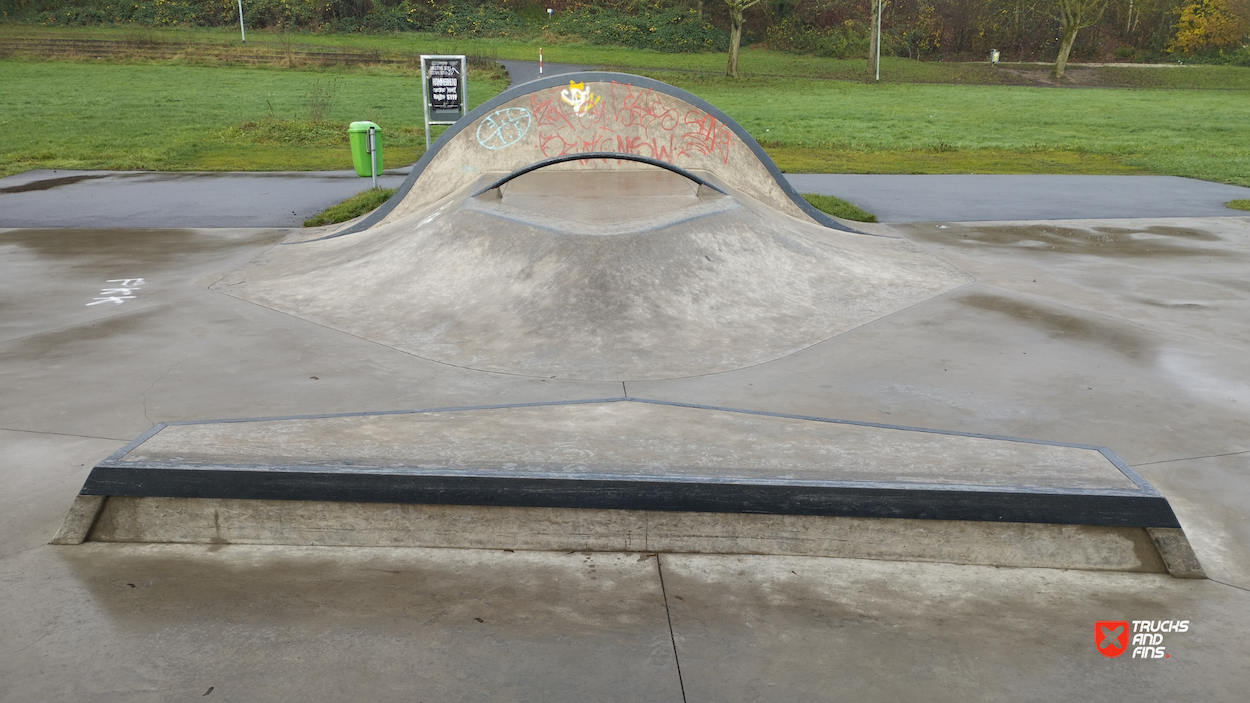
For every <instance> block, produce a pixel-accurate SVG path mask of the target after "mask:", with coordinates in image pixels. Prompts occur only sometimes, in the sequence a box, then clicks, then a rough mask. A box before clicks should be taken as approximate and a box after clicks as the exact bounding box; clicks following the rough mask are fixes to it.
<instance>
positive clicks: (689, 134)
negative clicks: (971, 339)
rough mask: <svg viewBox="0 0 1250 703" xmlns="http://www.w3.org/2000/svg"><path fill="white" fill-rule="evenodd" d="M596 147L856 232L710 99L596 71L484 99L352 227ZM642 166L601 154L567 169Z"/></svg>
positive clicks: (397, 215) (356, 228)
mask: <svg viewBox="0 0 1250 703" xmlns="http://www.w3.org/2000/svg"><path fill="white" fill-rule="evenodd" d="M592 153H593V154H600V155H602V154H620V155H624V156H634V157H638V158H643V159H650V160H653V161H656V162H660V163H665V164H671V165H673V166H677V167H680V168H683V169H687V170H699V171H704V172H707V173H710V174H712V175H713V176H714V177H716V178H718V179H719V180H720V181H722V182H724V183H726V184H728V185H730V186H731V187H733V188H735V189H737V190H739V191H741V192H742V193H745V194H747V195H749V196H750V197H752V198H754V199H756V200H759V201H760V202H762V203H764V204H766V205H767V206H769V207H771V208H773V209H775V210H778V211H780V212H784V213H786V214H789V215H792V216H794V217H798V218H800V219H803V220H806V221H809V222H816V223H819V224H823V225H825V226H828V227H832V228H834V229H846V230H851V231H853V230H852V229H851V228H849V227H847V226H846V225H845V224H843V223H840V222H838V221H837V220H834V219H833V218H831V217H829V216H828V215H825V214H824V213H822V212H820V211H819V210H816V209H815V208H813V207H812V206H811V205H809V204H808V203H807V201H805V200H803V198H802V197H800V196H799V195H798V193H796V192H795V191H794V188H792V187H791V186H790V184H789V182H788V181H786V179H785V178H784V177H783V176H782V175H781V172H780V171H779V170H778V169H777V167H776V165H775V164H773V162H772V159H770V158H769V157H768V155H767V154H765V153H764V150H763V149H762V148H760V145H759V144H758V143H757V142H756V141H755V139H754V138H752V137H751V135H750V134H749V133H748V132H747V131H746V130H745V129H743V128H742V127H741V126H740V125H738V124H737V123H736V122H734V120H733V119H731V118H730V117H729V116H728V115H726V114H724V113H723V112H721V111H720V110H718V109H716V108H715V107H713V106H712V105H710V104H708V103H707V102H706V101H704V100H702V99H701V98H699V97H697V96H695V95H693V94H691V93H689V92H687V91H684V90H681V89H680V88H675V87H673V86H671V85H668V84H666V83H661V82H659V81H656V80H652V79H650V78H644V77H642V76H634V75H629V74H626V73H609V72H604V71H590V72H585V73H574V74H566V75H561V76H552V77H549V78H542V79H539V80H536V81H531V82H529V83H524V84H522V85H518V86H515V87H513V88H510V89H508V90H506V91H504V92H502V93H500V94H499V95H497V96H495V97H494V98H492V99H491V100H489V101H487V102H486V103H484V104H482V105H480V106H478V108H477V109H476V110H474V111H473V112H471V113H469V114H468V115H466V116H465V118H464V119H462V120H460V121H459V122H457V123H456V124H455V125H453V126H452V127H450V128H449V129H448V130H447V131H446V132H444V133H443V134H442V136H440V137H439V138H438V139H437V140H436V141H435V143H434V144H433V145H432V146H431V147H430V149H429V151H427V152H426V153H425V155H423V156H422V157H421V159H420V160H419V161H417V163H416V165H415V166H414V167H413V169H412V171H411V173H410V174H409V176H408V179H407V180H406V181H405V182H404V184H403V186H401V187H400V188H399V190H398V191H397V192H396V193H395V195H394V197H392V198H391V200H390V201H389V202H388V203H386V204H385V205H384V206H382V207H381V208H379V209H378V210H377V211H376V212H375V213H373V214H372V215H371V216H369V217H368V218H366V219H365V220H364V221H362V222H360V223H358V224H356V225H354V226H352V227H350V228H348V229H347V230H346V232H359V231H363V230H365V229H368V228H370V227H373V226H374V225H377V224H383V223H389V222H394V221H396V220H398V219H402V218H404V217H407V216H409V215H412V214H414V213H417V212H420V211H422V210H423V209H425V208H426V207H428V206H429V205H431V204H432V203H435V202H438V201H439V200H441V199H443V198H445V197H447V196H449V195H451V194H452V193H455V192H457V191H459V190H460V189H462V188H464V187H465V186H467V185H469V184H470V183H473V182H474V181H475V180H476V179H477V178H478V176H479V175H481V174H482V173H505V174H506V173H511V172H513V171H516V170H518V169H521V168H524V167H526V166H529V165H530V164H533V163H535V162H539V161H543V160H546V159H553V158H560V157H568V156H579V155H586V154H592ZM638 167H639V166H637V165H636V164H634V163H632V162H625V161H619V160H617V159H613V158H602V157H601V158H586V159H581V160H577V161H574V162H571V163H568V164H565V165H562V166H559V168H563V169H569V170H576V171H582V172H584V171H587V170H611V171H619V170H622V169H628V168H638Z"/></svg>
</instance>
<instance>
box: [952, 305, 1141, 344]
mask: <svg viewBox="0 0 1250 703" xmlns="http://www.w3.org/2000/svg"><path fill="white" fill-rule="evenodd" d="M958 302H959V303H961V304H963V305H967V306H969V307H973V308H977V309H978V310H987V311H990V312H997V313H1002V314H1004V315H1007V316H1008V317H1010V318H1012V319H1013V320H1015V321H1016V322H1020V323H1023V324H1026V325H1030V326H1033V327H1036V328H1038V329H1041V330H1043V331H1044V332H1045V333H1046V334H1047V336H1049V337H1050V338H1051V339H1058V340H1063V341H1072V342H1084V343H1087V344H1097V345H1099V346H1103V347H1107V348H1108V349H1111V350H1112V351H1114V352H1116V353H1118V354H1122V355H1124V356H1127V357H1129V358H1130V359H1138V360H1140V359H1143V358H1144V357H1147V356H1152V355H1153V352H1154V345H1153V344H1151V343H1150V342H1149V341H1148V340H1147V339H1146V338H1145V337H1144V336H1143V335H1141V334H1140V333H1138V332H1137V331H1136V330H1133V329H1131V328H1128V327H1125V326H1121V325H1116V324H1114V323H1108V322H1105V321H1102V320H1098V319H1094V318H1086V317H1080V316H1078V315H1076V314H1074V312H1073V311H1064V310H1058V309H1054V308H1045V307H1042V306H1040V305H1035V304H1033V303H1030V302H1027V301H1024V300H1019V299H1016V298H1007V297H1003V296H998V295H985V294H974V295H968V296H964V297H962V298H959V300H958Z"/></svg>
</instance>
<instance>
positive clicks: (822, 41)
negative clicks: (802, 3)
mask: <svg viewBox="0 0 1250 703" xmlns="http://www.w3.org/2000/svg"><path fill="white" fill-rule="evenodd" d="M764 36H765V38H766V39H767V41H768V44H769V46H772V47H775V48H778V49H785V50H788V51H794V52H797V53H801V54H813V55H815V56H823V57H825V58H832V59H849V58H860V57H862V56H864V55H865V54H866V53H867V52H868V27H867V25H860V24H859V23H856V22H853V21H850V20H847V21H846V22H844V23H843V24H842V25H840V26H837V27H823V28H822V27H814V26H812V25H810V24H807V23H805V22H801V21H799V20H797V19H796V18H793V17H788V18H786V19H784V20H782V21H780V22H777V23H776V24H774V25H772V26H771V27H769V28H768V30H767V31H766V32H765V35H764Z"/></svg>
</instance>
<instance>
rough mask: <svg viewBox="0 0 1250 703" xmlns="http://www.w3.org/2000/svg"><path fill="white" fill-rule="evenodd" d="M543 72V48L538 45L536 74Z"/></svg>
mask: <svg viewBox="0 0 1250 703" xmlns="http://www.w3.org/2000/svg"><path fill="white" fill-rule="evenodd" d="M542 74H543V48H542V47H541V46H540V47H538V75H540V76H541V75H542Z"/></svg>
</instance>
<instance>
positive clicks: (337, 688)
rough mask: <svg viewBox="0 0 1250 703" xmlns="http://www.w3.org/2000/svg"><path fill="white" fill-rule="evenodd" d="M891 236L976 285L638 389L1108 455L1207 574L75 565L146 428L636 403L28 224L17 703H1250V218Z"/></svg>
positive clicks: (803, 564) (244, 246)
mask: <svg viewBox="0 0 1250 703" xmlns="http://www.w3.org/2000/svg"><path fill="white" fill-rule="evenodd" d="M894 230H895V231H896V232H898V233H901V234H903V235H904V236H905V237H906V238H908V239H909V240H911V241H912V242H914V243H915V244H916V245H917V246H919V247H921V248H923V249H925V250H927V251H929V252H931V253H933V254H936V255H937V256H939V257H941V258H943V259H945V260H946V261H948V262H950V263H952V264H954V265H956V266H958V267H960V268H961V269H963V270H964V271H967V272H969V273H970V274H971V275H972V276H973V277H975V281H974V282H973V283H970V284H969V285H967V286H964V287H961V288H959V289H957V290H955V291H952V292H950V293H947V294H944V295H943V296H941V297H939V298H937V299H934V300H931V301H929V302H927V303H924V304H923V305H920V306H916V307H914V308H909V309H905V310H902V311H900V312H897V313H895V314H893V315H890V316H888V317H886V318H884V319H881V320H878V321H876V322H872V323H869V324H867V325H864V326H862V327H859V328H857V329H854V330H851V331H849V332H846V333H844V334H842V335H840V336H838V337H835V338H834V339H831V340H828V341H826V342H823V343H820V344H817V345H815V346H812V347H810V348H808V349H806V350H804V351H801V352H799V353H796V354H793V355H791V356H788V357H785V358H783V359H779V360H777V361H773V362H769V363H765V364H761V365H758V366H753V367H749V368H744V369H740V370H738V371H731V372H727V373H719V374H711V375H702V376H695V377H691V378H686V379H679V380H668V381H649V382H628V383H626V386H627V388H626V391H627V392H628V393H629V394H630V395H635V396H640V397H652V398H658V399H665V400H674V401H682V402H697V403H705V404H710V405H721V406H736V407H744V408H752V409H761V410H769V411H778V412H788V413H796V414H805V415H818V416H827V417H839V418H845V419H853V420H866V421H878V422H887V423H890V424H900V425H912V426H924V427H936V428H949V429H957V430H961V431H970V432H983V433H990V434H1001V435H1012V436H1023V437H1035V438H1040V439H1047V440H1055V441H1063V442H1074V443H1087V444H1097V445H1105V446H1109V447H1111V448H1112V449H1113V450H1115V451H1116V452H1117V453H1119V454H1120V455H1121V456H1123V457H1124V458H1125V460H1126V461H1128V462H1129V463H1130V464H1131V465H1132V466H1133V467H1134V468H1135V469H1136V470H1137V471H1138V472H1140V473H1141V474H1143V475H1144V476H1145V477H1146V478H1147V479H1148V480H1149V481H1151V482H1152V483H1153V484H1154V485H1155V486H1157V487H1158V488H1159V489H1160V490H1161V491H1163V493H1164V494H1165V495H1166V496H1167V497H1168V498H1169V500H1170V501H1171V502H1172V505H1173V507H1174V508H1175V509H1176V512H1177V514H1178V516H1179V518H1180V521H1181V523H1182V524H1183V525H1184V527H1185V529H1186V531H1187V533H1188V534H1189V536H1190V539H1191V540H1192V542H1193V544H1194V547H1195V549H1196V551H1197V553H1198V556H1199V558H1200V559H1201V560H1202V562H1203V565H1204V567H1205V568H1206V570H1207V573H1208V574H1209V575H1210V576H1211V579H1210V580H1202V581H1185V580H1179V579H1172V578H1170V577H1167V576H1157V575H1143V574H1114V573H1093V572H1076V571H1058V570H1046V569H1005V568H988V567H972V566H957V565H948V564H917V563H905V562H884V561H856V560H842V559H827V558H799V557H765V556H750V555H740V556H700V555H678V554H673V555H670V554H665V555H660V556H659V557H655V556H649V555H647V554H637V553H634V554H621V553H598V554H584V553H568V554H566V553H545V552H530V553H526V552H505V551H458V550H437V549H368V548H362V549H353V548H292V547H280V546H273V547H265V546H244V545H229V544H214V545H200V546H194V545H164V546H151V545H124V544H86V545H82V546H75V547H64V546H60V547H53V546H49V545H47V542H48V541H49V540H50V539H51V537H52V536H53V535H54V534H55V532H56V530H57V527H58V525H59V523H60V521H61V519H62V517H63V516H64V514H65V511H66V510H67V508H68V507H69V505H70V503H71V501H72V500H73V497H74V495H75V494H76V492H77V491H78V489H79V487H80V486H81V485H82V482H83V480H84V479H85V477H86V474H87V472H88V471H89V470H90V468H91V466H92V465H93V464H94V463H95V462H97V461H99V460H100V459H102V458H104V457H105V456H107V455H108V454H109V453H111V452H112V451H114V450H115V449H117V448H119V447H120V446H122V445H123V444H124V443H125V442H126V441H128V440H130V439H132V438H133V437H135V436H137V435H138V434H140V433H141V432H143V431H145V430H147V429H148V428H149V427H150V426H151V425H152V424H153V423H155V422H160V421H165V420H195V419H213V418H225V417H245V416H252V417H255V416H262V415H291V414H304V413H328V412H350V411H363V410H385V409H400V408H418V407H433V406H449V405H474V404H489V403H505V402H532V401H543V400H560V399H577V398H595V397H612V396H616V395H619V394H620V392H621V388H622V384H621V382H620V381H568V380H559V379H544V378H533V377H526V376H520V375H512V374H502V373H489V372H483V371H473V370H469V369H465V368H459V367H456V366H452V365H446V364H440V363H435V362H431V361H427V360H424V359H421V358H419V357H417V356H414V355H411V354H407V353H403V352H400V351H397V350H395V349H392V348H390V347H387V346H383V345H381V344H377V343H374V342H370V341H367V340H364V339H361V338H359V337H356V336H352V335H350V334H346V333H342V332H337V331H333V330H330V329H328V328H326V327H323V326H321V325H318V324H314V323H312V322H308V321H305V320H301V319H298V318H295V317H291V316H288V315H285V314H283V313H280V312H276V311H274V310H271V309H269V308H265V307H261V306H259V305H256V304H253V303H249V302H246V301H243V300H240V299H237V298H233V297H229V296H226V295H223V294H220V293H216V292H212V291H209V290H208V287H209V286H210V285H211V284H212V283H214V282H215V281H218V280H220V279H221V278H223V277H224V276H225V275H227V274H228V273H229V272H231V271H233V270H235V269H237V268H238V267H240V266H241V265H242V264H244V263H245V262H247V261H249V260H250V259H252V258H253V257H255V256H256V255H258V254H260V253H261V252H264V251H266V250H267V249H269V248H270V247H272V246H274V245H275V244H276V243H277V242H278V241H280V240H281V239H282V238H284V237H285V236H287V235H288V233H287V232H283V231H280V230H274V229H129V230H54V229H10V230H7V231H0V271H2V273H3V276H4V277H5V281H6V285H5V286H4V287H3V288H0V296H2V297H0V398H3V399H4V402H3V403H0V443H2V446H3V454H0V456H3V461H2V462H0V467H2V468H0V584H2V585H0V591H2V592H3V594H4V598H2V599H0V700H4V701H10V700H11V701H28V700H46V701H57V700H66V701H69V700H75V701H76V700H82V699H84V698H94V699H102V700H126V701H130V700H153V701H158V700H159V701H164V700H171V699H182V698H196V699H199V698H202V697H205V696H208V697H211V698H212V699H213V700H217V699H224V700H240V701H269V700H273V701H286V700H297V699H316V700H325V699H331V698H349V697H350V698H354V699H361V700H378V701H381V700H405V701H412V700H417V701H420V700H425V701H448V700H501V701H504V700H545V701H547V700H551V701H560V700H569V701H573V700H577V701H582V700H587V699H594V700H630V701H633V700H674V701H677V700H685V701H723V700H735V701H736V700H832V699H834V698H840V697H848V698H852V699H856V700H890V701H894V700H909V699H920V698H923V699H925V700H952V701H953V700H960V701H966V700H1039V701H1040V700H1055V701H1059V700H1062V701H1069V700H1074V699H1087V698H1088V699H1093V698H1102V699H1111V700H1127V699H1141V700H1181V699H1190V698H1197V697H1202V698H1204V699H1207V700H1228V701H1234V700H1243V699H1244V691H1245V689H1246V686H1247V685H1250V665H1248V664H1247V663H1246V661H1247V657H1246V655H1247V654H1248V653H1250V627H1248V626H1250V593H1248V592H1247V589H1250V520H1247V518H1246V510H1245V505H1246V503H1247V499H1250V440H1248V437H1250V435H1248V434H1247V432H1246V427H1247V426H1250V385H1248V384H1247V381H1246V379H1247V378H1250V356H1247V355H1246V354H1245V349H1246V346H1247V344H1248V343H1250V325H1248V324H1247V320H1250V286H1248V285H1247V284H1246V276H1245V270H1246V266H1247V262H1248V261H1250V219H1247V218H1205V219H1177V218H1173V219H1167V220H1137V221H1125V220H1120V221H1108V220H1100V221H1087V222H1079V221H1077V222H1074V221H1068V222H1061V223H1056V222H1023V223H1021V222H1016V223H974V224H953V223H945V224H941V225H939V224H916V225H908V226H896V227H895V228H894ZM140 278H141V279H142V281H138V280H136V279H140ZM119 286H129V287H130V288H131V289H132V291H131V295H132V296H133V297H125V295H124V294H122V293H120V292H118V291H116V290H115V289H116V288H118V287H119ZM109 289H114V290H113V292H112V293H108V292H105V291H106V290H109ZM110 298H118V300H117V301H113V300H110ZM101 300H103V302H98V301H101ZM1164 619H1168V620H1188V621H1189V622H1190V627H1189V630H1188V632H1186V633H1183V634H1170V635H1167V636H1166V641H1165V645H1166V647H1167V652H1168V655H1169V656H1168V658H1167V659H1157V660H1146V661H1143V660H1134V659H1131V658H1128V657H1127V656H1124V657H1121V658H1119V659H1107V658H1105V657H1103V656H1102V655H1100V654H1099V653H1098V652H1097V650H1096V648H1095V645H1094V638H1093V637H1092V636H1091V634H1092V630H1093V629H1094V623H1095V621H1098V620H1164Z"/></svg>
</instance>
